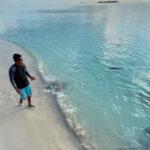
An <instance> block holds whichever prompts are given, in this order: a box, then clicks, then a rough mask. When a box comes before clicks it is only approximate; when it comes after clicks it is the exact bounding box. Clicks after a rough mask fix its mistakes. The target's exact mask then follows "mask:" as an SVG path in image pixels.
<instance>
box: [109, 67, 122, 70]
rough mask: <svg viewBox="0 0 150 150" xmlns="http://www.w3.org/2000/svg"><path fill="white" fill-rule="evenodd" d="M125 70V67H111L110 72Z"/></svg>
mask: <svg viewBox="0 0 150 150" xmlns="http://www.w3.org/2000/svg"><path fill="white" fill-rule="evenodd" d="M120 69H123V67H109V70H120Z"/></svg>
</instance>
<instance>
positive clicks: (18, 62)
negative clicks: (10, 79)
mask: <svg viewBox="0 0 150 150" xmlns="http://www.w3.org/2000/svg"><path fill="white" fill-rule="evenodd" d="M15 64H16V65H22V64H23V60H22V58H20V59H18V60H17V61H15ZM29 78H30V80H31V81H34V80H36V78H35V77H33V76H29ZM15 90H16V92H17V93H18V94H20V91H19V89H18V88H16V89H15ZM27 99H28V105H29V106H30V107H35V106H34V105H32V103H31V96H29V97H27ZM22 103H23V101H22V100H20V102H19V104H22Z"/></svg>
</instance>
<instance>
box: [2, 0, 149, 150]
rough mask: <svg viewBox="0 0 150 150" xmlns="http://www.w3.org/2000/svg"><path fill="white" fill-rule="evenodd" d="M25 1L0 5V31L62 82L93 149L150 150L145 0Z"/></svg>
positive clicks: (147, 35)
mask: <svg viewBox="0 0 150 150" xmlns="http://www.w3.org/2000/svg"><path fill="white" fill-rule="evenodd" d="M29 6H30V5H29ZM29 6H24V5H23V6H22V5H20V7H22V10H21V9H20V8H19V9H18V7H13V8H12V9H11V13H10V12H8V11H6V10H5V9H2V10H1V14H0V36H1V37H2V38H4V39H7V40H10V41H13V42H15V43H18V44H20V45H21V46H23V47H25V48H26V49H28V50H29V51H30V52H32V54H33V55H34V56H36V57H37V59H38V60H39V62H40V63H41V65H43V66H44V68H43V67H42V66H41V67H42V70H44V74H45V75H46V78H47V79H48V80H50V79H56V80H58V81H61V82H64V83H66V86H65V87H64V89H62V90H63V92H64V93H65V95H67V96H66V97H65V100H66V103H67V104H68V105H69V108H70V111H71V112H73V115H74V116H75V122H77V123H79V124H80V125H82V127H84V128H85V130H86V135H87V137H88V138H89V139H90V140H91V142H92V143H95V146H96V149H98V150H99V149H102V150H116V149H118V150H119V149H121V150H122V149H123V150H128V149H138V150H150V144H149V136H148V134H145V132H147V131H148V130H145V129H146V128H148V127H149V126H150V117H149V116H150V87H149V85H150V50H149V49H150V28H149V26H150V19H149V14H150V3H132V4H129V3H126V4H109V5H107V4H106V5H85V4H80V5H79V6H69V7H68V6H67V8H65V7H63V6H62V8H61V9H60V8H59V9H58V8H57V9H54V8H53V9H48V8H46V9H44V8H41V9H40V7H39V6H38V7H32V5H31V6H30V7H29ZM144 130H145V131H144Z"/></svg>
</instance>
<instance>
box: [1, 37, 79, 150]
mask: <svg viewBox="0 0 150 150" xmlns="http://www.w3.org/2000/svg"><path fill="white" fill-rule="evenodd" d="M0 49H1V50H3V52H1V57H2V58H1V60H0V64H1V66H2V68H1V70H0V72H1V74H0V82H1V83H2V85H3V84H4V87H1V93H0V95H2V96H1V98H0V109H1V111H0V112H1V115H0V117H1V118H2V119H3V123H2V124H1V125H0V132H1V135H0V149H5V150H7V149H12V150H20V149H21V150H24V149H28V150H30V149H31V150H34V149H36V150H41V149H43V150H44V149H45V150H49V149H53V150H55V149H56V150H57V149H60V150H66V149H70V150H79V149H81V146H80V143H79V140H78V139H77V137H75V136H74V135H73V133H71V131H69V130H70V129H69V128H68V126H67V125H66V122H65V120H64V117H63V114H62V113H61V110H60V109H59V106H58V105H57V102H56V100H55V97H54V96H52V95H50V93H45V92H44V90H43V89H44V87H45V83H43V80H44V79H42V75H40V71H39V70H38V62H37V60H36V58H35V57H34V56H30V52H28V51H26V49H24V48H21V47H20V46H18V45H16V43H12V42H10V41H6V40H4V39H0ZM15 52H16V53H17V52H18V53H21V54H22V56H23V58H24V60H25V61H24V62H25V64H26V65H27V68H28V70H29V72H31V74H34V75H35V76H36V78H37V80H36V81H35V82H31V85H32V87H33V98H32V99H33V104H35V105H36V106H37V107H36V109H35V110H29V108H28V107H27V106H26V102H24V104H23V106H22V107H18V106H17V105H18V101H19V100H18V99H19V96H18V95H17V94H16V92H15V91H14V89H13V88H12V87H11V84H10V83H9V79H8V69H9V67H10V65H11V64H12V63H13V60H12V54H13V53H15ZM31 55H32V54H31ZM18 139H19V140H18Z"/></svg>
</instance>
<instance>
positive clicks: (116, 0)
mask: <svg viewBox="0 0 150 150" xmlns="http://www.w3.org/2000/svg"><path fill="white" fill-rule="evenodd" d="M118 2H119V1H118V0H110V1H109V0H107V1H98V2H97V3H118Z"/></svg>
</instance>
